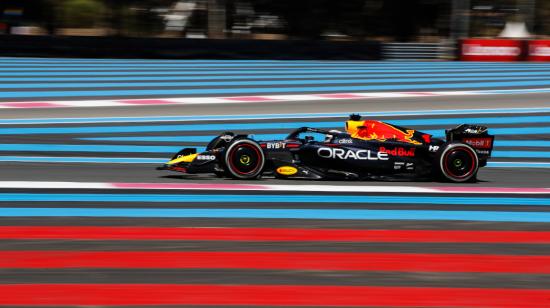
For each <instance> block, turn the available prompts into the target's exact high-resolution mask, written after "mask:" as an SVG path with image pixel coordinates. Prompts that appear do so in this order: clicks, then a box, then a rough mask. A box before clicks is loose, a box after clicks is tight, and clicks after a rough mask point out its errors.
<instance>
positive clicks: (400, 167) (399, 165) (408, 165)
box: [393, 161, 414, 171]
mask: <svg viewBox="0 0 550 308" xmlns="http://www.w3.org/2000/svg"><path fill="white" fill-rule="evenodd" d="M393 169H394V170H403V169H405V170H407V171H413V170H414V163H405V162H401V161H397V162H395V163H394V164H393Z"/></svg>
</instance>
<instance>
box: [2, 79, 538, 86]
mask: <svg viewBox="0 0 550 308" xmlns="http://www.w3.org/2000/svg"><path fill="white" fill-rule="evenodd" d="M291 78H293V79H292V80H260V81H257V80H242V81H226V80H220V81H179V82H178V81H161V82H153V81H148V82H99V83H98V82H72V83H71V82H66V83H51V82H48V83H17V84H13V83H4V84H0V89H62V88H102V89H108V88H126V87H136V88H142V87H156V88H161V87H179V88H185V87H190V88H192V87H206V86H214V87H217V86H267V85H283V86H287V85H322V84H354V83H356V84H362V83H368V84H377V83H389V84H391V83H410V82H416V83H418V82H449V81H469V82H473V81H488V80H499V81H503V80H507V81H515V80H548V76H545V77H476V78H472V77H457V78H454V77H437V78H391V79H380V78H378V79H372V78H369V79H357V78H355V79H328V78H323V79H303V78H301V79H298V80H296V79H294V78H295V77H291ZM310 78H311V77H310ZM241 79H243V78H241Z"/></svg>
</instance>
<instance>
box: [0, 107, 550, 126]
mask: <svg viewBox="0 0 550 308" xmlns="http://www.w3.org/2000/svg"><path fill="white" fill-rule="evenodd" d="M540 112H550V108H549V107H540V108H502V109H500V108H495V109H437V110H431V109H429V110H418V109H416V110H403V111H357V110H354V111H349V112H338V113H271V114H249V115H227V114H226V115H221V114H220V115H196V116H149V117H95V118H30V119H0V124H58V123H64V124H70V123H73V124H78V123H127V122H140V123H146V122H174V121H177V122H191V121H193V122H195V121H220V120H266V119H289V118H292V119H323V118H336V117H347V116H348V115H350V114H351V113H358V114H366V115H368V116H369V117H383V116H417V115H421V116H426V115H475V114H524V113H540Z"/></svg>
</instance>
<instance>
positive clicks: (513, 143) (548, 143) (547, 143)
mask: <svg viewBox="0 0 550 308" xmlns="http://www.w3.org/2000/svg"><path fill="white" fill-rule="evenodd" d="M286 135H287V134H253V135H251V136H252V138H253V139H255V140H280V139H284V138H285V137H286ZM214 137H215V136H131V137H90V138H78V139H80V140H93V141H123V142H124V141H126V142H128V141H137V142H209V141H210V140H212V139H213V138H214ZM494 146H495V147H550V140H495V142H494Z"/></svg>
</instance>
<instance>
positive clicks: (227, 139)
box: [220, 135, 233, 142]
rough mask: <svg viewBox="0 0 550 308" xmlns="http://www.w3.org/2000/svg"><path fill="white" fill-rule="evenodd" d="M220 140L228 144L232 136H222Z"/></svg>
mask: <svg viewBox="0 0 550 308" xmlns="http://www.w3.org/2000/svg"><path fill="white" fill-rule="evenodd" d="M220 138H221V139H222V140H223V141H225V142H229V141H231V140H233V136H231V135H223V136H221V137H220Z"/></svg>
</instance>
